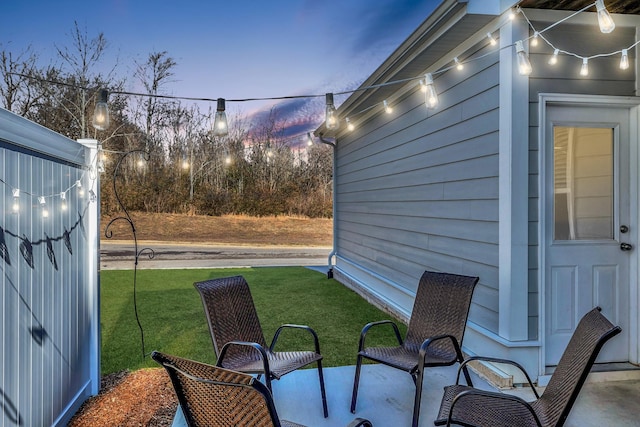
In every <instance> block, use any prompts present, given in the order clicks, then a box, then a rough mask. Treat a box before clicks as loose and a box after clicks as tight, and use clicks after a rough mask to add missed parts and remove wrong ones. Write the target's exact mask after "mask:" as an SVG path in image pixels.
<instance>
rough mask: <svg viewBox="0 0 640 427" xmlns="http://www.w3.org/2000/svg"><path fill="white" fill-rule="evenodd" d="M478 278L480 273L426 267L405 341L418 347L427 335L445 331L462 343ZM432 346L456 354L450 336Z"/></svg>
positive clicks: (406, 343)
mask: <svg viewBox="0 0 640 427" xmlns="http://www.w3.org/2000/svg"><path fill="white" fill-rule="evenodd" d="M478 280H479V278H478V277H471V276H461V275H457V274H450V273H439V272H434V271H425V272H424V273H423V274H422V277H421V278H420V283H419V284H418V291H417V292H416V299H415V301H414V303H413V311H412V312H411V319H410V320H409V327H408V329H407V336H406V338H405V342H404V345H405V346H407V347H409V348H412V349H413V350H414V351H415V350H416V349H417V348H419V347H420V345H421V344H422V343H423V342H424V340H425V339H427V338H429V337H434V336H437V335H442V334H449V335H453V336H454V337H455V338H456V339H457V340H458V343H459V344H460V345H462V338H463V336H464V330H465V326H466V324H467V317H468V316H469V307H470V305H471V297H472V296H473V289H474V288H475V286H476V284H477V283H478ZM433 349H434V350H436V351H438V350H440V351H442V352H444V354H448V355H450V354H454V355H455V351H454V348H453V346H452V344H451V342H450V341H449V340H440V341H439V342H435V343H434V344H433Z"/></svg>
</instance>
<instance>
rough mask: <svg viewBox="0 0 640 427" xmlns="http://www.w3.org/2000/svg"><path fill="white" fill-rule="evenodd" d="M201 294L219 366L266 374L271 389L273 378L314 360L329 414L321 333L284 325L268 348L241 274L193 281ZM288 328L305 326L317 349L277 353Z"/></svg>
mask: <svg viewBox="0 0 640 427" xmlns="http://www.w3.org/2000/svg"><path fill="white" fill-rule="evenodd" d="M194 286H195V287H196V289H197V290H198V292H199V293H200V297H201V298H202V304H203V305H204V311H205V314H206V316H207V321H208V323H209V332H210V333H211V340H212V341H213V347H214V350H215V353H216V356H217V358H218V361H217V363H216V365H217V366H221V367H224V368H227V369H232V370H234V371H240V372H245V373H249V374H258V378H260V374H264V377H265V383H266V385H267V388H268V389H269V391H270V392H271V391H272V389H271V380H272V379H276V380H277V379H280V378H281V377H282V376H283V375H285V374H288V373H289V372H293V371H295V370H296V369H299V368H302V367H304V366H306V365H309V364H311V363H313V362H316V363H317V366H318V377H319V379H320V392H321V395H322V409H323V412H324V416H325V418H326V417H327V416H328V415H329V412H328V409H327V396H326V393H325V388H324V376H323V374H322V355H321V354H320V344H319V342H318V335H317V334H316V333H315V331H314V330H313V329H311V328H310V327H308V326H303V325H291V324H287V325H282V326H280V327H279V328H278V330H277V331H276V333H275V335H274V336H273V340H272V341H271V345H270V346H269V347H267V344H266V341H265V339H264V334H263V332H262V327H261V326H260V321H259V319H258V314H257V312H256V309H255V306H254V304H253V298H252V297H251V292H250V290H249V285H248V283H247V281H246V280H245V279H244V277H242V276H234V277H224V278H220V279H211V280H206V281H202V282H196V283H194ZM288 328H296V329H302V330H305V331H307V332H309V333H310V334H311V336H312V337H313V341H314V345H315V349H314V351H286V352H276V351H275V350H274V347H275V345H276V342H277V340H278V337H279V336H280V333H281V332H282V331H283V330H285V329H288Z"/></svg>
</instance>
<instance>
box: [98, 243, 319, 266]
mask: <svg viewBox="0 0 640 427" xmlns="http://www.w3.org/2000/svg"><path fill="white" fill-rule="evenodd" d="M330 252H331V247H299V246H257V247H256V246H240V245H205V244H185V243H180V244H171V243H167V242H147V241H143V242H138V253H139V256H138V269H163V268H227V267H273V266H320V267H321V266H327V264H328V257H329V253H330ZM151 254H152V255H153V258H150V257H149V255H151ZM134 265H135V250H134V243H133V241H101V242H100V269H102V270H132V269H133V268H134Z"/></svg>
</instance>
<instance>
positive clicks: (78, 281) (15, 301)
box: [0, 109, 99, 426]
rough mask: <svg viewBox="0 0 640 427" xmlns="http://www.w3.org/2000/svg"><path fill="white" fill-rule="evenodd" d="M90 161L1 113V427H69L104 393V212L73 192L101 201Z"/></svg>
mask: <svg viewBox="0 0 640 427" xmlns="http://www.w3.org/2000/svg"><path fill="white" fill-rule="evenodd" d="M88 151H89V150H88V149H86V148H85V147H83V146H82V145H80V144H78V143H77V142H75V141H71V140H69V139H67V138H64V137H62V136H60V135H58V134H55V133H53V132H51V131H49V130H47V129H45V128H42V127H40V126H38V125H36V124H34V123H32V122H29V121H28V120H25V119H22V118H20V117H18V116H15V115H13V114H11V113H9V112H8V111H6V110H2V109H0V179H1V180H2V181H1V182H0V195H2V197H0V226H1V229H0V283H1V284H2V291H1V292H0V307H2V311H1V313H0V404H1V408H2V412H0V425H2V426H18V425H21V426H48V425H66V422H67V421H68V420H69V418H70V417H71V416H72V415H73V414H74V413H75V411H76V410H77V408H78V407H79V406H80V404H81V403H82V402H83V401H84V400H85V399H86V398H87V397H89V396H90V395H92V394H96V393H97V391H98V386H99V353H98V348H99V340H98V322H99V313H98V294H97V290H98V282H97V280H98V279H97V277H98V271H97V253H98V252H97V251H98V247H97V242H98V238H97V226H94V224H97V222H96V220H97V212H98V208H97V205H98V204H97V203H96V202H95V201H94V202H91V201H90V200H89V197H88V195H87V193H85V195H84V196H80V195H79V193H78V188H77V187H76V186H75V183H76V180H80V181H81V182H82V184H83V186H84V190H86V191H88V189H89V188H90V186H91V185H92V183H93V186H94V187H93V189H94V191H95V192H96V194H98V193H99V191H98V188H97V181H95V180H94V181H92V180H91V179H90V177H89V175H90V174H89V173H88V171H87V169H86V167H87V164H88V163H89V162H90V155H89V153H88ZM16 188H18V189H20V199H19V202H20V210H19V212H18V213H15V212H14V211H13V208H12V205H13V191H12V190H13V189H16ZM63 191H64V192H65V194H66V201H67V204H68V208H67V209H66V210H63V209H62V200H61V197H60V192H63ZM39 196H45V201H46V206H47V209H48V211H49V217H48V218H44V217H43V216H42V211H43V208H42V207H41V206H40V204H39V202H38V197H39Z"/></svg>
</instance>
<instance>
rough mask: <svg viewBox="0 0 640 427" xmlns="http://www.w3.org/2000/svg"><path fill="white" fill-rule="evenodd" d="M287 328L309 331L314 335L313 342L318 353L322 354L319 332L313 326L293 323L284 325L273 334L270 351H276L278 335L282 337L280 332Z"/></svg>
mask: <svg viewBox="0 0 640 427" xmlns="http://www.w3.org/2000/svg"><path fill="white" fill-rule="evenodd" d="M287 328H290V329H302V330H305V331H307V332H309V333H310V334H311V335H312V336H313V343H314V345H315V349H316V353H318V354H320V342H319V341H318V334H317V333H316V331H314V330H313V329H312V328H311V327H309V326H306V325H293V324H290V323H287V324H285V325H282V326H280V327H279V328H278V329H277V330H276V333H275V334H274V335H273V340H271V345H270V346H269V350H270V351H274V350H273V349H274V347H275V346H276V341H278V337H280V333H281V332H282V331H283V330H284V329H287Z"/></svg>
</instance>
